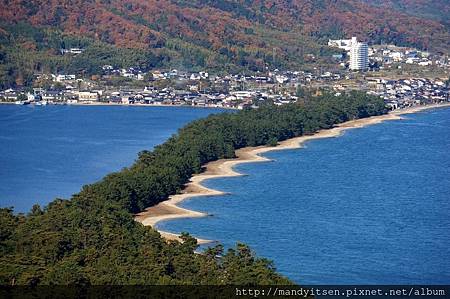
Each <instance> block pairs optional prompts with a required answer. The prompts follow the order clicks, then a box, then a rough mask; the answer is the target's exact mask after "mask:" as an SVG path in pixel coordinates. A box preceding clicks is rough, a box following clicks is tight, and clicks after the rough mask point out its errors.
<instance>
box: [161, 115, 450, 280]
mask: <svg viewBox="0 0 450 299" xmlns="http://www.w3.org/2000/svg"><path fill="white" fill-rule="evenodd" d="M266 156H268V157H269V158H273V159H275V160H276V161H275V162H273V163H253V164H241V165H239V166H238V167H237V170H238V171H239V172H241V173H245V174H248V176H244V177H235V178H222V179H213V180H209V181H207V182H206V184H205V185H207V186H208V187H212V188H215V189H219V190H223V191H228V192H230V193H231V195H227V196H219V197H199V198H192V199H190V200H188V201H186V202H184V203H183V204H182V206H184V207H187V208H190V209H194V210H199V211H205V212H208V213H211V214H213V215H214V216H213V217H206V218H198V219H179V220H173V221H167V222H163V223H160V224H159V227H160V228H162V229H164V230H169V231H174V232H181V231H188V232H190V233H192V234H194V235H197V236H200V237H202V238H207V239H213V240H219V241H220V242H222V243H223V244H224V245H225V246H226V247H231V246H234V244H235V243H236V242H237V241H241V242H244V243H246V244H249V245H250V246H251V247H252V248H253V249H254V250H255V251H256V253H257V254H258V255H260V256H264V257H267V258H269V259H272V260H274V262H275V265H276V267H277V269H278V270H279V271H280V272H281V273H283V274H285V275H286V276H287V277H289V278H291V279H293V280H294V281H296V282H298V283H302V284H449V283H450V233H449V232H450V109H441V110H433V111H427V112H424V113H418V114H414V115H408V116H407V119H406V120H401V121H391V122H385V123H382V124H379V125H374V126H369V127H365V128H361V129H353V130H350V131H347V132H345V134H344V135H343V136H341V137H339V138H331V139H323V140H315V141H311V142H309V143H307V145H306V148H305V149H300V150H288V151H280V152H272V153H268V154H266Z"/></svg>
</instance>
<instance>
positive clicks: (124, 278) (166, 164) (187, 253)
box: [0, 92, 386, 285]
mask: <svg viewBox="0 0 450 299" xmlns="http://www.w3.org/2000/svg"><path fill="white" fill-rule="evenodd" d="M384 113H386V109H385V105H384V103H383V100H381V99H380V98H377V97H373V96H369V95H366V94H365V93H361V92H351V93H348V94H343V95H341V96H335V95H333V94H324V95H322V96H319V97H316V98H314V99H311V100H308V101H304V102H302V103H301V104H291V105H286V106H282V107H275V106H268V107H264V108H260V109H255V110H248V111H247V110H244V111H239V112H237V113H223V114H217V115H211V116H209V117H207V118H204V119H201V120H197V121H194V122H192V123H190V124H188V125H187V126H185V127H184V128H182V129H180V130H179V132H178V133H177V134H176V135H174V136H172V137H171V138H170V139H168V140H167V141H166V142H165V143H163V144H161V145H159V146H157V147H156V148H155V149H154V150H152V151H143V152H141V153H140V154H139V156H138V158H137V160H136V162H135V163H134V164H133V165H132V166H130V167H129V168H125V169H123V170H122V171H120V172H116V173H112V174H110V175H108V176H106V177H105V178H104V179H103V180H101V181H100V182H97V183H94V184H92V185H87V186H84V187H83V188H82V190H81V191H80V192H79V193H78V194H76V195H74V196H73V197H72V198H71V199H69V200H64V199H56V200H54V201H53V202H51V203H50V204H49V205H48V206H46V207H45V208H41V207H39V206H37V205H36V206H34V207H33V208H32V209H31V211H30V212H29V213H28V214H27V215H23V214H15V213H14V212H13V209H12V208H3V209H0V214H1V215H0V284H2V285H22V284H24V285H40V284H44V285H48V284H54V285H66V284H83V285H89V284H95V285H99V284H100V285H101V284H103V285H105V284H116V285H117V284H119V285H122V284H205V285H206V284H207V285H224V284H236V285H250V284H252V285H255V284H266V285H267V284H289V283H291V282H290V281H289V280H288V279H286V278H284V277H283V276H281V275H280V274H278V273H277V272H276V269H275V267H274V265H273V264H272V262H270V261H268V260H266V259H264V258H259V257H256V256H255V255H254V254H253V252H252V251H251V249H250V248H249V247H248V246H246V245H244V244H237V246H236V248H234V249H228V250H226V251H225V250H224V249H223V247H222V246H221V245H217V246H215V247H212V248H210V249H208V250H206V252H205V253H204V254H195V253H194V251H195V249H196V248H197V244H196V240H195V239H194V238H192V237H190V236H189V235H188V234H183V239H184V242H183V243H180V242H177V241H170V242H166V241H165V240H163V239H162V238H161V236H160V235H159V233H158V232H156V231H155V230H153V229H151V228H148V227H144V226H142V224H140V223H138V222H136V221H134V219H133V214H134V213H136V212H139V211H142V210H143V209H144V208H146V207H149V206H151V205H155V204H157V203H159V202H161V201H164V200H165V199H167V197H168V196H169V195H171V194H175V193H177V192H179V191H180V190H181V189H182V188H183V185H184V184H185V183H187V182H188V180H189V178H190V177H191V176H192V175H193V174H195V173H199V172H201V171H202V165H204V164H205V163H207V162H209V161H214V160H217V159H221V158H233V157H234V155H235V150H236V149H239V148H242V147H247V146H258V145H272V144H276V142H278V141H281V140H285V139H288V138H291V137H296V136H301V135H304V134H312V133H314V132H316V131H318V130H320V129H327V128H331V127H332V126H333V125H335V124H338V123H342V122H345V121H348V120H352V119H357V118H364V117H369V116H373V115H380V114H384Z"/></svg>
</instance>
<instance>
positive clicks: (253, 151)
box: [135, 103, 450, 244]
mask: <svg viewBox="0 0 450 299" xmlns="http://www.w3.org/2000/svg"><path fill="white" fill-rule="evenodd" d="M443 107H450V103H445V104H433V105H423V106H414V107H410V108H405V109H398V110H394V111H391V112H389V113H388V114H383V115H378V116H372V117H367V118H361V119H355V120H351V121H347V122H344V123H341V124H338V125H336V126H334V127H333V128H331V129H325V130H320V131H318V132H316V133H314V134H312V135H304V136H299V137H295V138H291V139H287V140H284V141H281V142H279V143H278V144H277V145H276V146H257V147H245V148H241V149H238V150H236V151H235V155H236V158H234V159H220V160H217V161H212V162H209V163H207V164H205V165H204V172H202V173H200V174H196V175H194V176H192V178H191V179H190V181H189V183H187V184H186V185H185V188H184V189H183V190H182V192H181V193H180V194H175V195H172V196H169V198H168V200H166V201H163V202H160V203H159V204H157V205H155V206H152V207H149V208H147V209H145V210H144V211H143V212H141V213H138V214H136V217H135V219H136V221H138V222H141V223H142V224H143V225H145V226H151V227H153V228H155V229H157V227H156V225H157V223H158V222H160V221H167V220H171V219H177V218H196V217H206V216H209V215H208V214H207V213H203V212H198V211H193V210H189V209H185V208H182V207H179V206H178V204H179V203H181V202H183V201H184V200H186V199H188V198H192V197H199V196H216V195H224V194H225V193H224V192H222V191H220V190H214V189H210V188H207V187H205V186H203V185H202V182H203V181H205V180H208V179H213V178H223V177H235V176H241V175H243V174H241V173H239V172H237V171H235V170H234V169H233V168H234V166H236V165H238V164H241V163H254V162H268V161H271V160H270V159H268V158H266V157H264V156H261V154H264V153H267V152H270V151H278V150H285V149H298V148H302V147H303V145H304V143H305V142H307V141H311V140H315V139H322V138H331V137H338V136H340V135H341V134H342V132H344V131H345V130H348V129H353V128H362V127H365V126H369V125H374V124H378V123H381V122H384V121H387V120H400V119H403V117H402V115H405V114H411V113H417V112H420V111H423V110H428V109H433V108H443ZM157 230H158V229H157ZM158 231H159V233H160V234H161V235H162V236H163V237H164V238H166V239H167V240H180V239H179V235H177V234H175V233H170V232H165V231H162V230H158ZM197 241H198V242H199V244H206V243H211V242H213V241H211V240H205V239H199V238H197Z"/></svg>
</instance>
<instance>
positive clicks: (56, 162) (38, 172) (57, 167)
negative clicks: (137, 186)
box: [0, 105, 223, 212]
mask: <svg viewBox="0 0 450 299" xmlns="http://www.w3.org/2000/svg"><path fill="white" fill-rule="evenodd" d="M222 111H223V110H221V109H213V108H207V109H205V108H190V107H126V106H70V105H68V106H53V105H49V106H45V107H40V106H36V107H34V106H31V105H29V106H16V105H1V106H0V145H1V146H0V207H8V206H14V208H15V211H16V212H27V211H28V210H29V209H30V208H31V207H32V206H33V204H35V203H38V204H40V205H45V204H47V203H48V202H50V201H51V200H53V199H55V198H56V197H60V198H68V197H70V195H72V194H73V193H76V192H78V191H79V190H80V189H81V187H82V185H84V184H89V183H94V182H96V181H97V180H99V179H101V178H102V177H103V176H104V175H106V174H108V173H110V172H112V171H118V170H120V169H121V168H123V167H126V166H130V165H131V164H132V163H133V161H134V160H135V159H136V158H137V153H138V152H140V151H142V150H144V149H147V150H150V149H152V148H153V147H154V146H155V145H157V144H161V143H163V142H164V141H165V140H167V139H168V138H169V137H170V136H171V135H172V134H174V133H176V131H177V129H178V128H180V127H182V126H184V125H185V124H187V123H188V122H190V121H192V120H194V119H198V118H202V117H205V116H207V115H209V114H211V113H218V112H222Z"/></svg>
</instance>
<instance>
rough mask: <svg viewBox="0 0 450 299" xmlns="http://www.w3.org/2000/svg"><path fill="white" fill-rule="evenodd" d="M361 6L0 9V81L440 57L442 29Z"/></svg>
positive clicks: (231, 1)
mask: <svg viewBox="0 0 450 299" xmlns="http://www.w3.org/2000/svg"><path fill="white" fill-rule="evenodd" d="M368 2H369V1H363V0H340V1H336V0H320V1H318V0H290V1H277V0H255V1H249V0H219V1H211V0H189V1H186V0H146V1H143V0H126V1H123V0H90V1H82V0H32V1H19V0H1V1H0V45H1V47H0V62H1V67H0V82H6V83H7V84H6V83H2V84H3V85H5V86H6V85H8V84H9V85H14V84H18V85H21V84H26V83H28V82H29V81H30V80H31V79H30V76H31V74H33V72H75V71H77V72H82V73H83V72H84V73H86V74H92V73H95V72H97V73H98V72H99V70H100V69H99V67H100V66H101V65H103V64H115V65H117V66H119V67H129V66H136V65H139V66H144V67H148V68H153V67H174V68H179V69H189V70H193V69H194V70H195V69H201V68H203V69H209V70H211V69H212V70H223V71H238V70H250V71H256V70H264V69H265V67H266V66H270V67H272V68H273V67H278V68H296V67H300V66H302V65H304V64H306V63H309V62H312V61H311V56H307V54H313V55H314V56H315V57H318V59H315V60H314V61H313V62H314V63H324V62H326V61H327V59H326V58H327V57H329V56H330V54H331V53H332V50H330V49H329V48H328V47H326V46H324V45H326V41H327V39H328V38H341V37H350V36H357V37H358V38H359V39H362V40H367V41H369V42H372V43H380V42H385V43H395V44H397V45H399V46H404V45H410V46H414V47H418V48H421V49H429V50H433V51H437V52H439V51H442V52H448V49H449V48H450V44H449V43H450V42H449V41H450V29H449V28H450V27H449V26H448V24H447V23H445V21H444V20H442V19H439V18H431V19H430V18H429V17H428V15H429V14H428V15H420V16H418V15H417V14H416V15H411V14H410V13H409V12H411V11H414V9H412V8H410V9H407V10H401V9H397V6H398V5H397V4H398V3H399V2H402V1H378V2H383V3H382V4H383V5H380V3H378V4H379V5H377V6H374V5H371V4H369V3H368ZM408 2H414V1H412V0H410V1H408ZM415 2H420V1H418V0H417V1H415ZM439 3H441V2H439ZM436 5H437V4H436ZM442 6H443V7H444V8H443V11H445V9H447V10H448V4H447V5H445V4H442ZM408 7H414V6H408ZM421 7H427V6H425V5H422V6H421ZM428 7H431V8H433V7H435V6H434V2H433V3H429V4H428ZM438 7H440V6H438ZM435 10H436V9H435ZM418 11H421V10H418ZM427 11H430V9H428V10H427ZM70 47H82V48H86V49H87V51H86V52H85V53H83V54H80V55H77V56H76V57H67V56H66V57H61V55H60V53H59V50H60V48H70ZM129 49H131V51H130V50H129Z"/></svg>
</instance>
